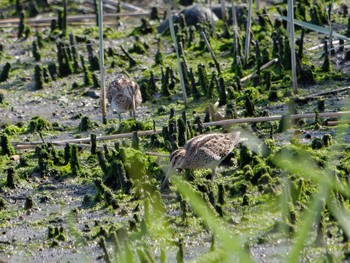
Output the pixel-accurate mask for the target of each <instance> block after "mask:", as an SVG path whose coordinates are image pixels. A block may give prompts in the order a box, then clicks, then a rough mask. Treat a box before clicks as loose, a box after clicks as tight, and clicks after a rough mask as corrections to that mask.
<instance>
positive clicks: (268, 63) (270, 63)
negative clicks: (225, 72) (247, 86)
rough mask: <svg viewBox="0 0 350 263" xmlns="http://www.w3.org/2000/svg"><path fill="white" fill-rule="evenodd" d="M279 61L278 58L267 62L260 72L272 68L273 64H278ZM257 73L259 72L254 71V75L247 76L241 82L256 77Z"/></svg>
mask: <svg viewBox="0 0 350 263" xmlns="http://www.w3.org/2000/svg"><path fill="white" fill-rule="evenodd" d="M277 61H278V58H274V59H272V60H270V61H269V62H267V63H266V64H264V65H262V66H261V67H260V71H262V70H264V69H266V68H268V67H270V66H271V65H272V64H274V63H276V62H277ZM257 71H258V70H254V72H253V73H251V74H249V75H248V76H245V77H244V78H242V79H241V80H240V81H241V82H244V81H246V80H248V79H250V78H252V77H253V76H254V74H255V73H256V72H257Z"/></svg>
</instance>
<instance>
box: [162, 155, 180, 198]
mask: <svg viewBox="0 0 350 263" xmlns="http://www.w3.org/2000/svg"><path fill="white" fill-rule="evenodd" d="M185 154H186V151H185V150H184V149H182V148H181V149H177V150H175V151H173V152H172V154H171V155H170V167H169V170H168V172H167V173H166V175H165V178H164V180H163V183H162V185H161V187H160V191H161V192H163V190H164V188H165V187H166V186H167V184H168V180H169V177H170V175H171V174H172V172H173V171H174V170H175V169H178V168H182V166H183V163H184V157H185Z"/></svg>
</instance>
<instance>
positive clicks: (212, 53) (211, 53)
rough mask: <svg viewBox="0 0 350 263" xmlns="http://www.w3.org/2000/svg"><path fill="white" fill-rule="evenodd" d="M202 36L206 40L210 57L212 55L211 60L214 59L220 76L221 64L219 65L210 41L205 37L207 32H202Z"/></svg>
mask: <svg viewBox="0 0 350 263" xmlns="http://www.w3.org/2000/svg"><path fill="white" fill-rule="evenodd" d="M200 35H201V37H202V38H203V39H204V42H205V45H206V46H207V49H208V50H209V52H210V55H211V58H212V59H213V61H214V64H215V67H216V70H217V71H218V75H221V70H220V64H219V62H218V60H217V59H216V57H215V54H214V52H213V50H212V49H211V47H210V43H209V41H208V38H207V36H206V35H205V32H204V31H203V30H202V31H200Z"/></svg>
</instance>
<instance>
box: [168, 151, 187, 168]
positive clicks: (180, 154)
mask: <svg viewBox="0 0 350 263" xmlns="http://www.w3.org/2000/svg"><path fill="white" fill-rule="evenodd" d="M185 154H186V151H185V150H184V149H183V148H181V149H177V150H175V151H174V152H173V153H172V154H171V155H170V166H171V168H172V169H178V168H182V166H183V162H184V157H185Z"/></svg>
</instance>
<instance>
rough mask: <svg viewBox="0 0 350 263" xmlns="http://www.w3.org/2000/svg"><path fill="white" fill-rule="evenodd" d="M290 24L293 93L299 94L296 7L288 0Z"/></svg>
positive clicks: (291, 0)
mask: <svg viewBox="0 0 350 263" xmlns="http://www.w3.org/2000/svg"><path fill="white" fill-rule="evenodd" d="M288 18H289V21H288V24H289V43H290V51H291V52H290V53H291V56H292V57H291V60H292V80H293V92H294V94H297V93H298V79H297V60H296V56H295V34H294V6H293V0H288Z"/></svg>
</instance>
